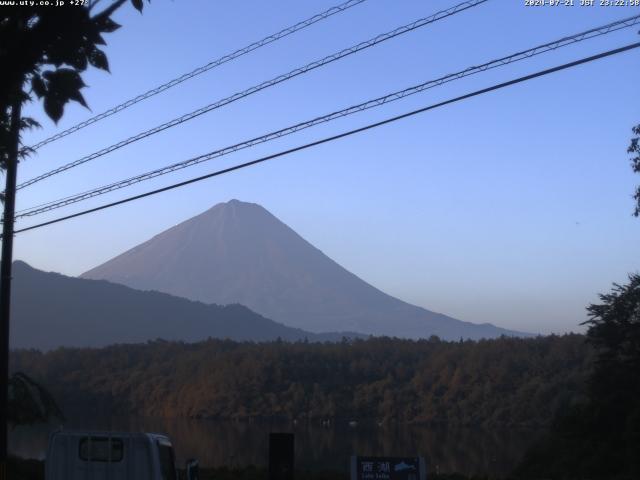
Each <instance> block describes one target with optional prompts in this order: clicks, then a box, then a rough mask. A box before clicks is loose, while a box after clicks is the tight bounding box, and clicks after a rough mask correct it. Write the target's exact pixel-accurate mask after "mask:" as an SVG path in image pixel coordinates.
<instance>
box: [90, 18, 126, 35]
mask: <svg viewBox="0 0 640 480" xmlns="http://www.w3.org/2000/svg"><path fill="white" fill-rule="evenodd" d="M96 24H97V25H98V28H99V29H100V31H101V32H105V33H111V32H115V31H116V30H117V29H119V28H120V27H121V25H120V24H119V23H116V22H114V21H113V20H111V19H110V18H109V17H102V18H99V19H96Z"/></svg>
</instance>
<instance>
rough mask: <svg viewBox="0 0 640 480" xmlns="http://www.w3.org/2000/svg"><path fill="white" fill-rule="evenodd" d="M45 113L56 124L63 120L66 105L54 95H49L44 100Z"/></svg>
mask: <svg viewBox="0 0 640 480" xmlns="http://www.w3.org/2000/svg"><path fill="white" fill-rule="evenodd" d="M44 111H45V112H46V114H47V115H48V116H49V118H51V120H53V121H54V122H55V123H58V120H60V119H61V118H62V114H63V113H64V104H63V103H62V102H60V100H59V99H58V98H56V97H54V96H52V95H47V96H46V97H45V98H44Z"/></svg>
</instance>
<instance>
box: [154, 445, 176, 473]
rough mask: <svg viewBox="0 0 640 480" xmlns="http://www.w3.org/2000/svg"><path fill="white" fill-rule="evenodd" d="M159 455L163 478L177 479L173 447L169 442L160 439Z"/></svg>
mask: <svg viewBox="0 0 640 480" xmlns="http://www.w3.org/2000/svg"><path fill="white" fill-rule="evenodd" d="M158 455H159V456H160V471H161V473H162V480H177V479H176V467H175V461H174V455H173V447H172V446H171V444H170V443H169V442H166V441H161V440H158Z"/></svg>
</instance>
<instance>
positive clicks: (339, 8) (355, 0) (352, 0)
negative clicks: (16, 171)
mask: <svg viewBox="0 0 640 480" xmlns="http://www.w3.org/2000/svg"><path fill="white" fill-rule="evenodd" d="M366 1H367V0H348V1H346V2H344V3H341V4H340V5H336V6H334V7H331V8H329V9H328V10H325V11H323V12H320V13H318V14H316V15H313V16H312V17H309V18H307V19H306V20H303V21H301V22H298V23H296V24H295V25H292V26H290V27H287V28H285V29H283V30H280V31H279V32H277V33H274V34H272V35H269V36H268V37H265V38H263V39H262V40H258V41H257V42H254V43H252V44H250V45H247V46H246V47H242V48H239V49H238V50H236V51H235V52H232V53H229V54H227V55H224V56H222V57H220V58H217V59H216V60H212V61H211V62H209V63H207V64H206V65H202V66H200V67H198V68H196V69H194V70H192V71H190V72H188V73H185V74H184V75H181V76H179V77H177V78H174V79H173V80H169V81H168V82H166V83H163V84H162V85H159V86H157V87H155V88H152V89H151V90H148V91H146V92H144V93H141V94H140V95H138V96H136V97H133V98H131V99H129V100H127V101H125V102H122V103H121V104H119V105H116V106H115V107H112V108H110V109H109V110H106V111H104V112H102V113H100V114H98V115H95V116H93V117H91V118H88V119H86V120H84V121H82V122H80V123H78V124H76V125H74V126H72V127H69V128H67V129H66V130H63V131H62V132H59V133H56V134H55V135H52V136H51V137H48V138H45V139H44V140H42V141H40V142H38V143H36V144H35V145H33V146H31V147H30V148H31V149H32V150H37V149H38V148H41V147H43V146H45V145H47V144H48V143H51V142H55V141H56V140H59V139H61V138H63V137H66V136H67V135H70V134H72V133H74V132H77V131H78V130H82V129H83V128H85V127H88V126H89V125H92V124H94V123H96V122H99V121H100V120H103V119H105V118H107V117H110V116H111V115H115V114H116V113H118V112H121V111H122V110H125V109H127V108H129V107H131V106H133V105H135V104H136V103H139V102H141V101H143V100H146V99H147V98H151V97H153V96H155V95H157V94H159V93H162V92H164V91H165V90H168V89H170V88H171V87H175V86H176V85H179V84H181V83H182V82H186V81H187V80H190V79H192V78H193V77H196V76H198V75H200V74H202V73H205V72H208V71H209V70H211V69H213V68H216V67H219V66H220V65H223V64H225V63H227V62H230V61H231V60H235V59H236V58H239V57H242V56H243V55H246V54H248V53H250V52H252V51H254V50H257V49H258V48H260V47H264V46H265V45H269V44H270V43H273V42H275V41H277V40H280V39H282V38H285V37H287V36H289V35H291V34H293V33H295V32H298V31H300V30H303V29H305V28H307V27H310V26H311V25H313V24H314V23H317V22H319V21H321V20H325V19H327V18H329V17H331V16H333V15H335V14H337V13H341V12H344V11H345V10H348V9H349V8H351V7H355V6H356V5H359V4H361V3H363V2H366Z"/></svg>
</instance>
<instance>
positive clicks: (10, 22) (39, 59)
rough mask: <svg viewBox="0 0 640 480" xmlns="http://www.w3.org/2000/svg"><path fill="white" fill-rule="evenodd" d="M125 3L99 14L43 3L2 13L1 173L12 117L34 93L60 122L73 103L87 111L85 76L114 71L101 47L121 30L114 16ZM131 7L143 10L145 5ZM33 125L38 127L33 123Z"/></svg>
mask: <svg viewBox="0 0 640 480" xmlns="http://www.w3.org/2000/svg"><path fill="white" fill-rule="evenodd" d="M125 2H126V0H116V1H115V2H113V3H112V4H111V5H110V6H109V7H107V8H105V9H104V10H102V11H101V12H99V13H97V14H94V13H93V12H92V10H93V8H92V6H74V7H70V8H69V7H67V8H52V7H51V6H45V5H39V2H34V3H35V5H32V6H27V5H21V6H16V7H14V8H10V7H5V8H2V9H0V45H2V48H0V71H2V75H0V168H4V165H5V163H6V158H7V150H8V148H9V145H10V138H9V114H10V110H11V107H12V105H14V104H15V103H16V102H20V103H21V104H22V103H24V102H26V101H28V100H31V99H32V94H34V95H35V96H36V97H37V98H38V99H41V100H42V101H43V106H44V110H45V112H46V114H47V115H48V116H49V117H50V118H51V119H52V120H54V121H55V122H57V121H58V120H60V118H61V117H62V115H63V113H64V107H65V105H66V104H67V103H69V102H70V101H75V102H78V103H80V104H81V105H83V106H85V107H86V106H87V104H86V101H85V100H84V97H83V96H82V93H81V89H82V88H84V87H85V84H84V82H83V81H82V78H81V74H82V72H84V71H85V70H86V69H87V67H88V66H89V65H92V66H93V67H95V68H99V69H102V70H106V71H108V70H109V63H108V61H107V56H106V55H105V53H104V51H102V50H101V49H100V48H99V46H101V45H106V42H105V40H104V37H103V35H104V34H105V33H111V32H113V31H115V30H117V29H118V28H119V27H120V25H118V24H117V23H116V22H114V21H113V20H112V19H111V15H112V14H113V13H114V12H115V11H116V10H117V9H118V8H120V7H121V6H122V5H123V4H124V3H125ZM97 3H98V2H95V3H93V6H95V5H96V4H97ZM131 3H132V4H133V6H134V7H135V8H136V9H138V10H140V11H141V10H142V7H143V3H142V0H131ZM27 122H29V123H30V124H31V126H34V125H36V123H35V121H34V120H32V119H27ZM22 153H23V154H24V153H26V152H24V151H23V152H22ZM23 156H24V155H23Z"/></svg>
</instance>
